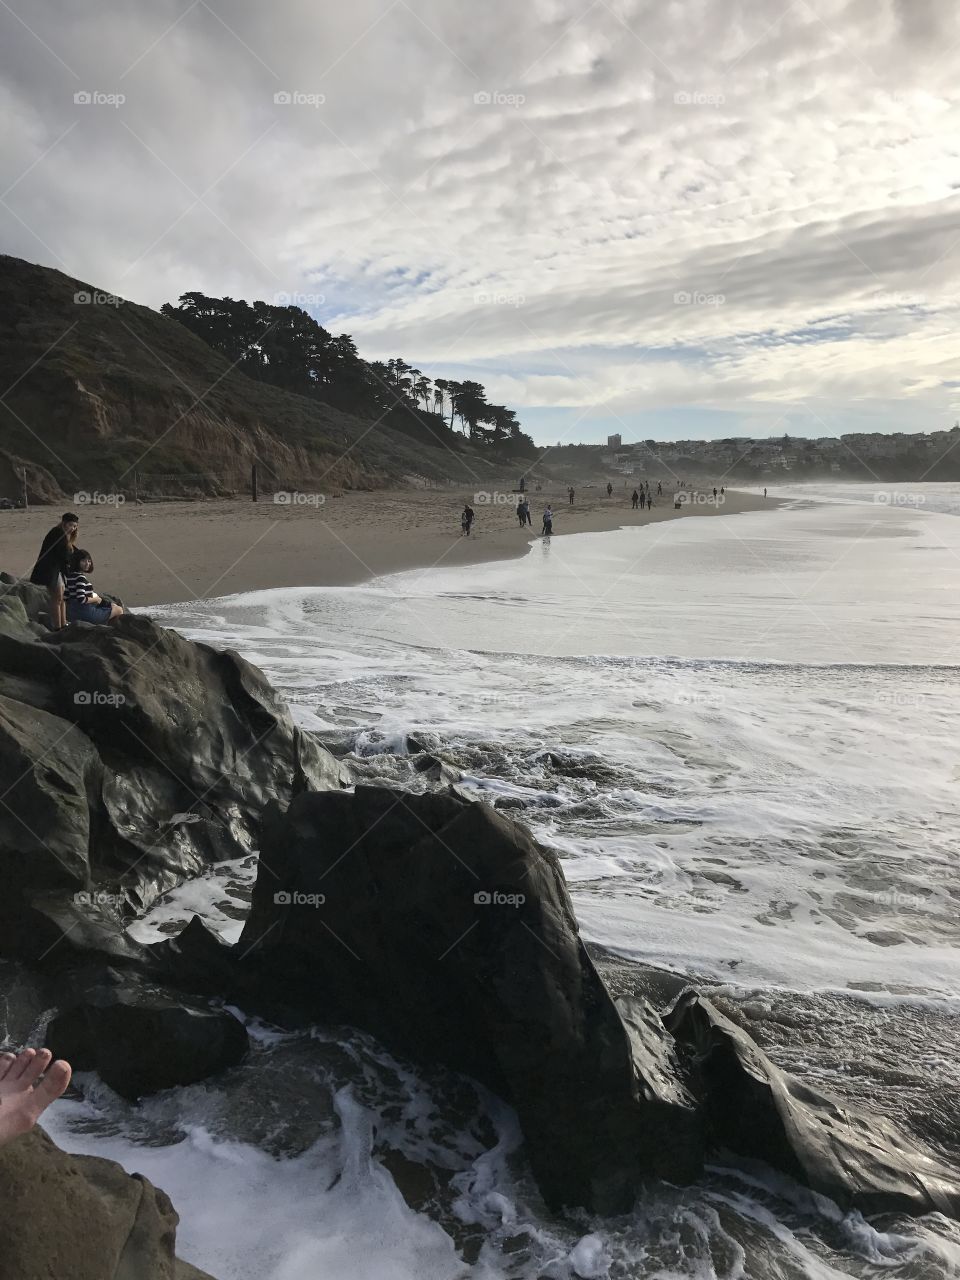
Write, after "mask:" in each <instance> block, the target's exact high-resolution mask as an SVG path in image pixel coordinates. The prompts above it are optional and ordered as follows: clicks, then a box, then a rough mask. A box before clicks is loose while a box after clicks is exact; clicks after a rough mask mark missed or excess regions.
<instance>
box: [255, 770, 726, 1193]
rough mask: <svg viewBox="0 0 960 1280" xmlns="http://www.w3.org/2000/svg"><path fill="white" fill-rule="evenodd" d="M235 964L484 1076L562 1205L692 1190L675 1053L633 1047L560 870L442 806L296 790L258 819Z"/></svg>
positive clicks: (461, 811) (667, 1047) (364, 790)
mask: <svg viewBox="0 0 960 1280" xmlns="http://www.w3.org/2000/svg"><path fill="white" fill-rule="evenodd" d="M261 864H262V866H261V873H260V876H259V878H258V881H257V887H256V890H255V893H254V901H253V908H252V912H251V915H250V918H249V920H248V922H247V925H246V927H245V929H244V933H243V936H242V938H241V940H240V942H239V943H238V946H237V952H238V955H239V954H244V953H246V955H247V959H246V960H244V961H243V962H242V963H243V964H244V965H246V966H248V967H250V968H253V969H254V970H256V971H257V975H258V977H259V979H260V981H261V982H262V981H263V979H264V978H265V977H272V979H273V981H274V982H275V984H276V988H277V994H278V998H279V999H281V1000H288V999H289V998H290V996H291V992H293V993H295V994H296V996H297V997H298V998H299V1000H300V1001H301V1003H302V1005H303V1006H306V1007H307V1008H309V1010H310V1011H311V1013H312V1014H313V1015H314V1016H318V1017H322V1018H328V1019H335V1020H341V1021H347V1022H350V1023H352V1024H354V1025H357V1026H361V1027H364V1028H366V1029H368V1030H370V1031H373V1032H374V1033H375V1034H377V1035H378V1036H380V1037H381V1038H382V1039H384V1040H385V1041H386V1042H387V1043H388V1044H390V1045H393V1046H395V1047H396V1048H398V1049H399V1050H401V1051H403V1052H405V1053H406V1054H408V1055H410V1056H411V1057H413V1058H415V1059H419V1060H421V1061H427V1062H430V1063H436V1062H441V1063H445V1064H446V1065H447V1066H449V1067H451V1068H453V1069H454V1070H457V1071H461V1072H464V1073H465V1074H467V1075H469V1076H472V1077H474V1078H476V1079H478V1080H480V1081H482V1082H483V1083H484V1084H486V1085H487V1086H488V1087H489V1088H491V1089H493V1090H494V1091H495V1092H497V1093H499V1094H500V1095H501V1096H502V1097H505V1098H507V1099H508V1100H509V1101H510V1102H511V1103H512V1104H513V1106H515V1107H516V1109H517V1111H518V1113H519V1116H520V1121H521V1124H522V1126H523V1131H524V1134H525V1135H526V1138H527V1142H528V1148H529V1153H530V1159H531V1162H532V1164H533V1168H534V1171H535V1173H536V1176H537V1180H538V1182H539V1185H540V1187H541V1189H542V1191H543V1193H544V1196H545V1198H546V1199H547V1201H548V1202H549V1203H550V1204H551V1205H552V1206H554V1207H556V1208H559V1207H561V1206H563V1205H587V1206H589V1207H591V1208H593V1209H596V1210H598V1211H600V1212H620V1211H625V1210H626V1209H628V1208H630V1206H631V1205H632V1203H633V1200H634V1197H635V1195H636V1190H637V1187H638V1185H639V1184H640V1182H641V1180H642V1178H643V1177H644V1176H656V1177H663V1178H668V1179H670V1180H672V1181H689V1180H690V1179H691V1178H694V1177H696V1175H697V1173H698V1172H699V1170H700V1168H701V1160H702V1141H701V1126H700V1119H699V1116H698V1114H697V1107H696V1103H695V1101H694V1099H693V1098H692V1096H691V1095H690V1094H689V1093H688V1092H687V1090H686V1088H685V1086H684V1084H683V1080H682V1076H681V1073H680V1069H679V1064H678V1062H677V1061H676V1059H675V1056H674V1053H673V1048H672V1043H671V1041H670V1038H669V1037H668V1036H666V1035H663V1034H662V1029H661V1034H660V1036H659V1037H658V1036H657V1035H656V1034H655V1032H654V1020H655V1014H654V1013H653V1010H652V1009H651V1010H650V1011H649V1015H650V1019H651V1022H650V1027H649V1029H648V1030H644V1031H642V1032H641V1033H640V1035H641V1037H642V1040H643V1044H642V1048H641V1047H640V1046H639V1045H638V1046H637V1048H636V1051H635V1052H631V1045H630V1039H629V1037H628V1033H627V1031H626V1029H625V1027H624V1024H623V1022H622V1020H621V1018H620V1017H619V1015H618V1013H617V1011H616V1008H615V1007H614V1005H613V1002H612V1000H611V999H610V996H609V995H608V993H607V991H606V990H605V988H604V986H603V984H602V982H601V981H600V979H599V977H598V976H597V973H596V971H595V969H594V967H593V964H592V962H591V961H590V959H589V957H588V956H587V954H586V951H585V950H584V947H583V945H582V943H581V941H580V939H579V937H578V934H577V927H576V921H575V920H574V916H573V910H572V907H571V904H570V899H569V896H568V894H567V890H566V886H565V884H564V880H563V875H562V874H561V871H560V868H559V865H558V863H557V860H556V858H555V857H554V855H552V854H551V853H549V852H548V851H546V850H544V849H542V848H541V847H540V846H538V845H537V844H536V843H535V842H534V841H533V840H532V839H531V837H530V836H529V834H528V833H527V832H526V831H525V830H524V829H523V828H522V827H520V826H518V825H516V824H514V823H511V822H508V821H506V820H505V819H503V818H501V817H500V816H499V815H498V814H496V813H494V812H493V811H492V810H491V809H489V808H488V807H486V806H483V805H477V804H471V803H468V802H466V801H464V800H461V799H459V798H458V797H455V796H452V795H449V794H438V793H428V794H426V795H407V794H404V793H402V792H394V791H388V790H385V789H382V788H377V787H358V788H357V791H356V793H355V794H354V795H339V794H334V793H332V792H330V793H325V794H321V795H309V794H305V795H301V796H299V797H297V798H296V799H295V800H294V801H293V803H292V804H291V806H290V808H289V810H288V811H287V812H286V813H284V812H282V811H281V810H280V808H279V806H276V805H274V806H272V807H271V808H270V809H269V810H268V812H267V815H266V818H265V821H264V831H263V842H262V849H261Z"/></svg>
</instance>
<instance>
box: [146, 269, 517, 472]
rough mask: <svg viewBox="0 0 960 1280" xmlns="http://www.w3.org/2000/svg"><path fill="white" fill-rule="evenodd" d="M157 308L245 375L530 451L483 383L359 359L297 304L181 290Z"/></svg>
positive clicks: (429, 432)
mask: <svg viewBox="0 0 960 1280" xmlns="http://www.w3.org/2000/svg"><path fill="white" fill-rule="evenodd" d="M160 311H161V313H162V314H163V315H165V316H167V317H169V318H170V319H173V320H177V321H179V322H180V323H181V324H183V325H185V326H186V328H188V329H189V330H190V331H191V333H195V334H196V335H197V337H199V338H202V339H203V340H204V342H206V343H207V344H208V345H209V346H211V347H213V348H214V350H215V351H219V352H220V353H221V354H222V355H224V356H225V357H226V358H227V359H228V360H229V361H230V363H231V364H233V365H235V366H236V367H237V368H238V369H239V370H241V372H243V373H245V374H246V375H247V376H248V377H250V378H256V379H257V380H258V381H261V382H267V383H270V384H271V385H273V386H276V387H282V388H283V389H284V390H285V391H294V392H297V393H298V394H300V395H306V396H312V397H315V398H317V399H319V400H323V401H324V402H325V403H327V404H331V405H334V406H335V407H336V408H340V409H345V410H347V411H349V412H351V413H355V414H357V415H358V416H360V417H370V416H373V417H376V418H379V419H380V420H382V421H384V422H386V423H387V424H388V425H389V426H391V427H394V428H396V429H398V430H401V431H405V432H406V433H407V434H411V435H415V436H419V437H421V438H427V437H430V436H432V437H433V438H436V434H437V433H438V432H440V433H443V434H445V435H449V436H450V437H452V438H454V439H456V438H462V437H466V438H469V439H470V440H472V441H474V442H475V443H478V444H480V445H483V446H488V447H490V448H491V449H497V450H506V451H509V452H510V453H519V454H525V455H533V454H534V453H535V448H534V444H533V441H532V440H531V438H530V437H529V436H528V435H526V434H525V433H524V432H523V431H522V430H521V429H520V423H519V421H518V419H517V415H516V413H515V412H514V411H513V410H512V409H508V408H507V407H506V406H505V405H502V404H490V403H489V402H488V400H487V398H486V391H485V389H484V387H483V386H482V384H481V383H479V382H472V381H465V382H458V381H456V380H455V379H453V378H430V377H429V376H428V375H427V374H425V373H424V372H423V370H422V369H417V368H414V366H413V365H410V364H407V362H406V361H405V360H403V359H401V358H400V357H397V358H395V359H393V360H387V361H382V360H364V359H363V358H362V357H361V356H360V355H359V353H358V352H357V348H356V344H355V343H354V341H353V339H352V338H351V337H350V335H349V334H347V333H341V334H339V335H337V336H334V335H333V334H331V333H329V332H328V331H327V330H326V329H324V327H323V326H322V325H321V324H318V322H317V321H316V320H314V318H313V317H312V316H311V315H310V314H309V313H308V312H306V311H304V310H303V309H302V308H300V307H295V306H273V305H271V304H270V303H267V302H254V303H249V302H245V301H243V300H242V299H239V300H235V299H233V298H208V297H206V296H205V295H204V294H202V293H184V294H182V295H181V296H180V299H179V301H178V303H177V305H176V306H174V305H173V304H172V303H169V302H165V303H164V304H163V306H162V307H161V308H160ZM455 423H457V424H458V425H457V426H455V425H454V424H455Z"/></svg>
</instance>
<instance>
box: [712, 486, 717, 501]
mask: <svg viewBox="0 0 960 1280" xmlns="http://www.w3.org/2000/svg"><path fill="white" fill-rule="evenodd" d="M713 500H714V502H716V500H717V486H716V485H714V486H713Z"/></svg>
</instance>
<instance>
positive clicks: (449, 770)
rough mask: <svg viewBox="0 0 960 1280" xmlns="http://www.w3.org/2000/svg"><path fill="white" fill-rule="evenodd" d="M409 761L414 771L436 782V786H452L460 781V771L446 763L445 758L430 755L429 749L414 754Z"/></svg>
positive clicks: (429, 780)
mask: <svg viewBox="0 0 960 1280" xmlns="http://www.w3.org/2000/svg"><path fill="white" fill-rule="evenodd" d="M410 763H411V764H412V765H413V768H414V770H415V772H416V773H418V774H420V776H421V777H423V778H426V780H427V781H428V782H433V783H436V784H437V786H441V787H452V786H455V785H456V784H457V783H458V782H459V781H460V773H459V772H458V771H457V770H456V769H454V768H453V766H452V765H449V764H447V762H446V760H441V759H439V757H437V756H435V755H431V753H430V752H429V751H424V752H422V753H421V754H420V755H417V756H414V757H413V758H412V759H411V761H410Z"/></svg>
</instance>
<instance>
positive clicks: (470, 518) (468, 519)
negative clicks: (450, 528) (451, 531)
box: [460, 502, 476, 538]
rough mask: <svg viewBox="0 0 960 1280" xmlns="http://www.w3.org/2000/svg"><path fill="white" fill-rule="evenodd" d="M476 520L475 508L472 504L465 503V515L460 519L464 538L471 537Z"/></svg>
mask: <svg viewBox="0 0 960 1280" xmlns="http://www.w3.org/2000/svg"><path fill="white" fill-rule="evenodd" d="M475 519H476V516H475V514H474V510H473V507H471V506H470V503H469V502H467V503H464V507H463V515H461V517H460V530H461V534H462V535H463V536H464V537H467V538H469V537H470V530H471V529H472V528H473V522H474V520H475Z"/></svg>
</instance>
